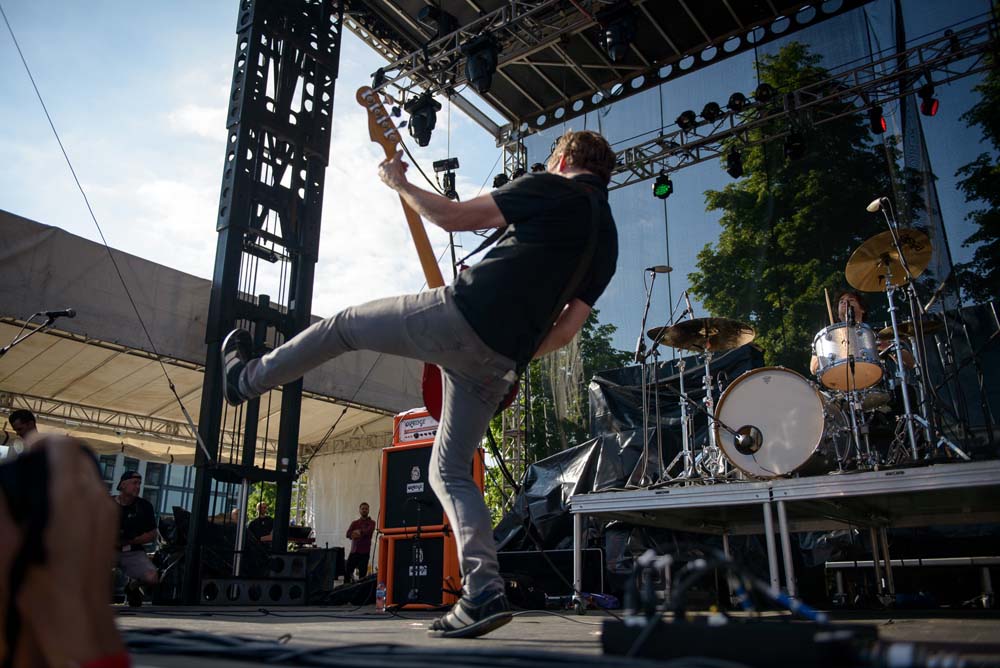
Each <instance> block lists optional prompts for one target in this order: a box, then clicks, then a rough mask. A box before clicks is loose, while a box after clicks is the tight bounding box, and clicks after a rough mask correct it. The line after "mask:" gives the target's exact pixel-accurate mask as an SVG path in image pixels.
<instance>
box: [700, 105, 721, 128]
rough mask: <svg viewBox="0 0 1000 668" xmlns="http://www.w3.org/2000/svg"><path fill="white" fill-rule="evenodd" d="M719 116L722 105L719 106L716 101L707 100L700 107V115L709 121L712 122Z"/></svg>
mask: <svg viewBox="0 0 1000 668" xmlns="http://www.w3.org/2000/svg"><path fill="white" fill-rule="evenodd" d="M720 116H722V107H720V106H719V103H718V102H709V103H708V104H706V105H705V106H704V107H702V109H701V117H702V118H704V119H705V120H706V121H708V122H709V123H714V122H715V121H716V120H717V119H718V118H719V117H720Z"/></svg>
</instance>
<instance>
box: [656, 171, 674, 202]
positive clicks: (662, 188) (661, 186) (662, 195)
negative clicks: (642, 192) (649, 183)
mask: <svg viewBox="0 0 1000 668" xmlns="http://www.w3.org/2000/svg"><path fill="white" fill-rule="evenodd" d="M673 194H674V182H673V181H671V180H670V177H669V176H667V173H666V172H660V175H659V176H657V177H656V181H654V182H653V197H655V198H657V199H667V198H668V197H670V196H671V195H673Z"/></svg>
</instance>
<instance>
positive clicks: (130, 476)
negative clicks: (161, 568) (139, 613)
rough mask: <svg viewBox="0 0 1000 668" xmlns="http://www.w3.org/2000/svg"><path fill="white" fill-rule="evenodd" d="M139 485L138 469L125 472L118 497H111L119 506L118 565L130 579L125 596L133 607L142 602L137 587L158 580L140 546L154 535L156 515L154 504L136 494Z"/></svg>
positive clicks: (140, 477) (154, 568)
mask: <svg viewBox="0 0 1000 668" xmlns="http://www.w3.org/2000/svg"><path fill="white" fill-rule="evenodd" d="M141 486H142V476H141V475H139V473H138V472H137V471H125V473H123V474H122V477H121V479H120V480H119V481H118V496H116V497H114V499H115V501H116V502H117V503H118V506H119V507H120V508H121V521H120V523H119V525H118V526H119V529H118V546H119V550H118V567H119V568H120V569H122V571H123V572H124V573H125V575H126V576H127V577H129V578H131V581H130V582H129V584H128V585H126V587H125V596H126V598H127V600H128V604H129V605H130V606H132V607H135V608H137V607H139V606H141V605H142V590H141V589H140V586H141V585H143V584H145V585H155V584H156V583H157V582H159V581H160V577H159V574H158V573H157V572H156V566H154V565H153V562H151V561H150V560H149V557H147V556H146V551H145V550H144V549H143V546H144V545H145V544H146V543H151V542H153V540H154V539H155V538H156V516H155V514H154V512H153V504H151V503H150V502H149V501H147V500H146V499H144V498H142V497H141V496H139V488H140V487H141Z"/></svg>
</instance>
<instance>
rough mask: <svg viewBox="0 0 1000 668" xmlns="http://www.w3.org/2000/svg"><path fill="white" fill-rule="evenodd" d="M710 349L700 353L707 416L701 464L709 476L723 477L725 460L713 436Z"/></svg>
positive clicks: (713, 404) (713, 409)
mask: <svg viewBox="0 0 1000 668" xmlns="http://www.w3.org/2000/svg"><path fill="white" fill-rule="evenodd" d="M712 354H713V353H712V351H711V349H708V348H706V349H705V351H704V352H703V353H702V358H703V360H704V365H705V377H704V379H703V381H702V383H703V388H704V390H705V398H704V399H702V402H703V403H704V404H705V415H706V417H708V445H707V446H706V447H705V450H704V451H703V452H702V458H703V459H704V461H703V462H702V466H703V467H704V468H705V471H706V472H707V473H708V477H710V478H723V477H725V475H726V460H725V457H723V456H722V450H721V449H720V448H719V444H718V443H717V442H716V438H715V425H716V420H715V397H714V395H713V392H712V371H711V368H710V367H711V364H712Z"/></svg>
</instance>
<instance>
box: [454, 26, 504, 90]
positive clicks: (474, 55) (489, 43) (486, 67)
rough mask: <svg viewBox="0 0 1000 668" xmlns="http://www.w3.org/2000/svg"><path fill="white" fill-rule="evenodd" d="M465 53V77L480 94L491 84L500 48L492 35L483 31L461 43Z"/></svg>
mask: <svg viewBox="0 0 1000 668" xmlns="http://www.w3.org/2000/svg"><path fill="white" fill-rule="evenodd" d="M461 48H462V53H463V54H465V78H466V79H468V81H469V83H470V84H472V87H473V88H475V89H476V91H477V92H478V93H479V94H480V95H482V94H483V93H486V92H488V91H489V90H490V86H492V85H493V75H494V74H495V73H496V71H497V59H498V58H499V52H500V49H499V48H498V47H497V43H496V42H495V41H494V40H493V36H492V35H490V34H489V33H485V34H483V35H480V36H479V37H476V38H475V39H471V40H469V41H468V42H465V43H464V44H462V47H461Z"/></svg>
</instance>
